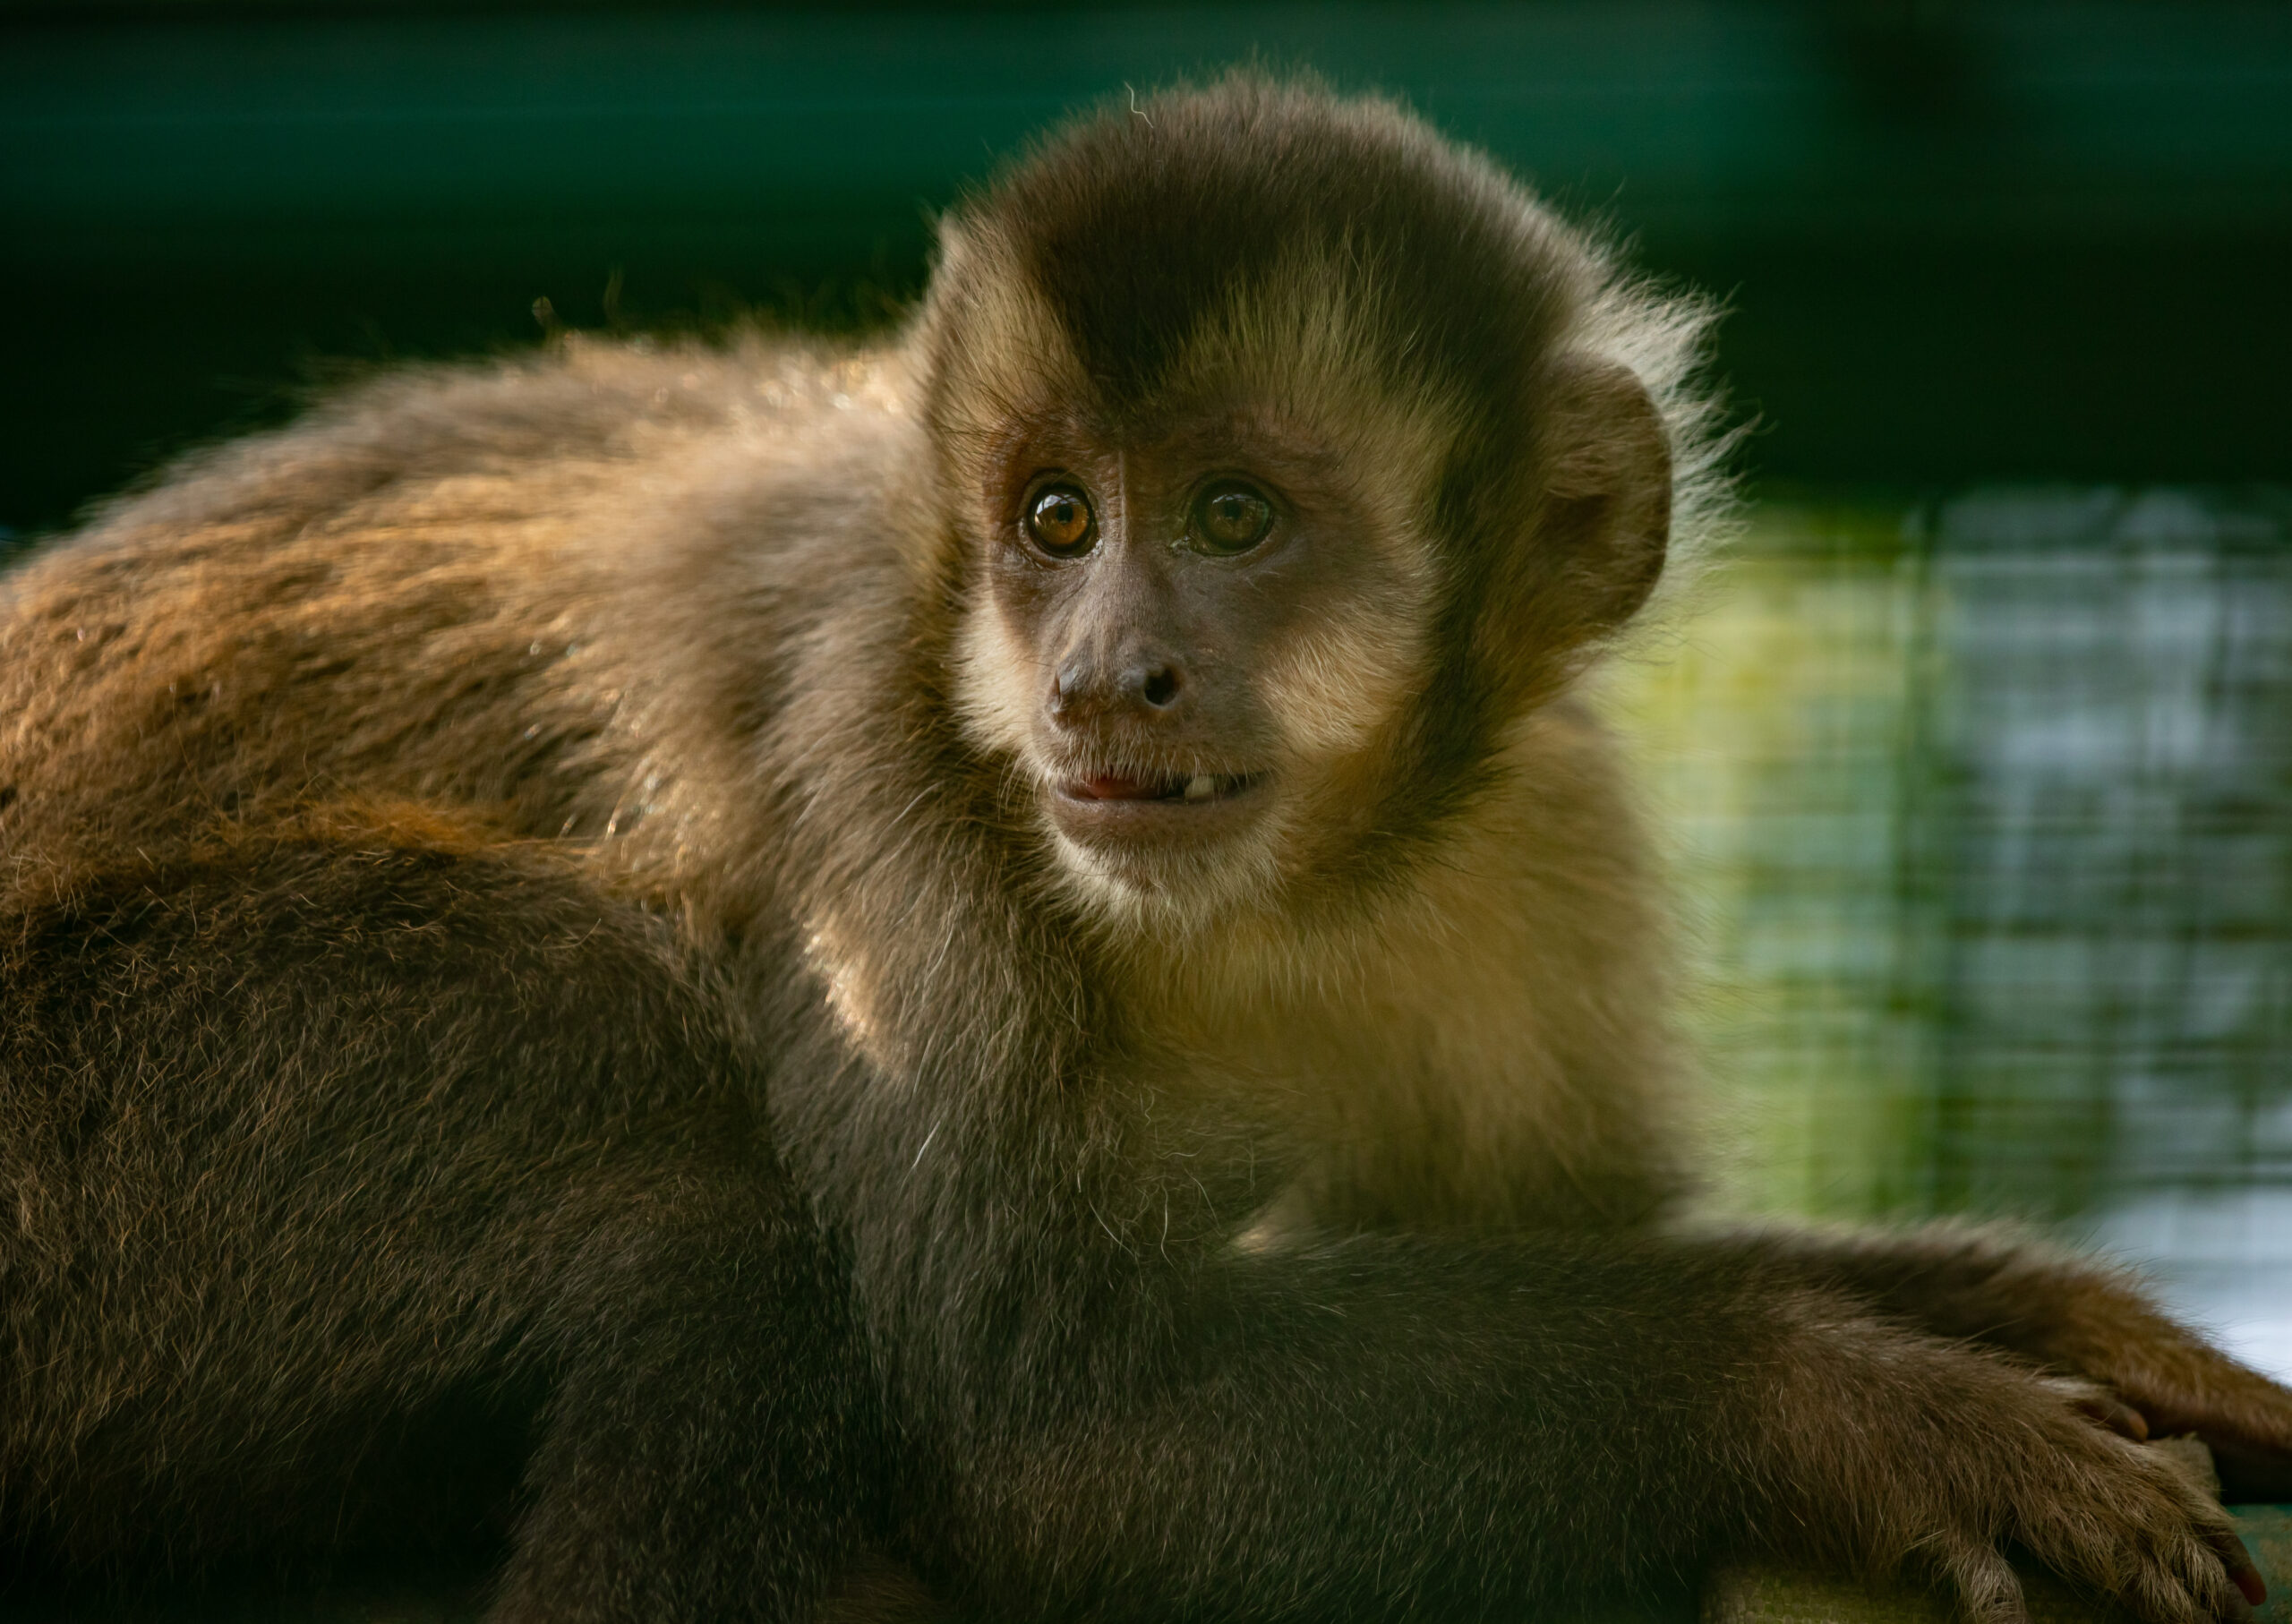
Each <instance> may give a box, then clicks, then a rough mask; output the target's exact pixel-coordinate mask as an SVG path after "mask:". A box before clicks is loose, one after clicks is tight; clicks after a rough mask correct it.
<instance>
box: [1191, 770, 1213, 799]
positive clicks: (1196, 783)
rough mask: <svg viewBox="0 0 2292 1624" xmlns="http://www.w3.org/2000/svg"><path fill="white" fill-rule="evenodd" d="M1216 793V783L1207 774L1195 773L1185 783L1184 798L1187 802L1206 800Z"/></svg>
mask: <svg viewBox="0 0 2292 1624" xmlns="http://www.w3.org/2000/svg"><path fill="white" fill-rule="evenodd" d="M1217 792H1218V781H1217V780H1216V779H1214V778H1212V777H1211V776H1210V774H1207V773H1196V774H1194V775H1193V777H1192V778H1189V779H1187V780H1186V781H1185V798H1186V799H1188V800H1208V799H1210V797H1211V796H1212V795H1214V794H1216V793H1217Z"/></svg>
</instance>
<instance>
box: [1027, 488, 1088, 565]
mask: <svg viewBox="0 0 2292 1624" xmlns="http://www.w3.org/2000/svg"><path fill="white" fill-rule="evenodd" d="M1026 523H1027V538H1028V539H1029V540H1030V541H1031V542H1033V543H1034V544H1035V545H1036V546H1038V547H1039V548H1041V549H1042V551H1045V552H1047V553H1048V554H1049V555H1050V556H1051V557H1052V558H1055V559H1073V558H1080V557H1082V554H1084V553H1086V552H1088V551H1090V543H1092V542H1093V541H1095V540H1097V539H1098V526H1097V524H1096V522H1095V521H1094V520H1093V519H1092V517H1091V515H1090V498H1089V497H1087V496H1085V495H1083V494H1082V492H1081V491H1077V490H1076V489H1075V488H1074V487H1073V486H1072V485H1045V486H1044V487H1043V488H1042V489H1041V490H1039V491H1036V492H1035V493H1034V495H1032V496H1031V497H1030V498H1028V499H1027V521H1026Z"/></svg>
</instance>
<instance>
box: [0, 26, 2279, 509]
mask: <svg viewBox="0 0 2292 1624" xmlns="http://www.w3.org/2000/svg"><path fill="white" fill-rule="evenodd" d="M1252 56H1255V57H1257V58H1259V59H1261V60H1265V61H1270V62H1272V63H1275V64H1304V65H1311V66H1313V67H1315V68H1317V69H1319V70H1320V71H1321V72H1323V73H1326V74H1328V75H1329V76H1330V78H1332V79H1333V80H1334V81H1336V82H1338V84H1340V85H1342V86H1346V87H1371V86H1378V87H1383V88H1387V89H1390V90H1395V91H1397V92H1399V93H1401V94H1403V95H1405V96H1407V98H1409V99H1411V100H1412V101H1413V102H1414V103H1415V105H1416V106H1418V107H1420V108H1422V109H1424V111H1425V112H1426V113H1428V114H1429V115H1432V117H1433V118H1434V119H1435V120H1436V121H1438V122H1439V123H1440V124H1441V125H1443V126H1444V127H1445V128H1447V129H1449V130H1450V131H1452V132H1455V133H1457V134H1458V135H1461V136H1464V137H1466V138H1467V139H1469V140H1472V141H1478V142H1482V143H1484V144H1485V145H1486V146H1488V147H1489V148H1490V149H1492V150H1494V151H1495V152H1496V153H1498V154H1499V155H1500V156H1501V157H1502V158H1505V159H1506V160H1507V161H1508V162H1509V163H1512V164H1514V165H1516V166H1517V167H1518V168H1519V169H1520V170H1521V171H1522V172H1523V173H1525V174H1527V175H1530V176H1532V177H1533V178H1534V179H1535V181H1536V182H1537V184H1540V185H1541V186H1543V187H1544V189H1545V190H1547V191H1548V192H1551V193H1552V195H1554V196H1556V197H1558V198H1560V199H1561V201H1563V202H1565V203H1566V204H1567V205H1569V207H1571V208H1573V209H1576V210H1578V211H1579V212H1589V213H1594V214H1597V215H1599V216H1601V217H1603V218H1606V219H1608V220H1609V221H1611V222H1612V224H1613V226H1614V227H1616V228H1617V229H1618V230H1620V231H1621V232H1624V233H1627V234H1629V235H1631V236H1632V237H1634V238H1635V239H1636V241H1637V244H1638V256H1639V258H1640V260H1641V261H1643V262H1644V263H1645V264H1646V265H1647V266H1649V267H1650V268H1652V269H1655V270H1656V271H1658V272H1661V273H1663V274H1664V275H1666V276H1674V277H1678V278H1685V279H1688V280H1691V281H1693V282H1695V283H1698V284H1699V285H1701V286H1706V287H1708V288H1711V289H1713V290H1714V291H1715V292H1717V293H1720V294H1722V295H1725V296H1726V297H1727V299H1728V300H1729V302H1730V303H1731V305H1732V311H1733V314H1732V316H1731V318H1730V320H1729V321H1728V324H1727V327H1726V329H1725V336H1724V338H1723V365H1724V367H1725V370H1726V372H1728V374H1729V375H1730V377H1731V378H1732V380H1733V384H1734V392H1735V397H1736V399H1737V400H1738V402H1739V403H1740V406H1741V407H1742V408H1743V410H1744V411H1745V412H1746V413H1747V414H1755V415H1756V416H1757V422H1758V423H1759V425H1760V432H1759V433H1758V435H1757V438H1756V440H1754V442H1753V446H1752V450H1751V453H1750V455H1751V458H1752V462H1753V465H1754V466H1755V467H1756V468H1757V470H1758V471H1759V472H1760V473H1761V474H1765V475H1767V476H1769V477H1772V478H1776V479H1783V480H1792V481H1856V482H1879V483H1887V484H1891V485H1896V486H1908V487H1915V486H1920V485H1927V484H1946V483H1954V482H1959V481H1963V480H1967V479H1973V478H1983V477H2014V478H2031V477H2034V478H2072V479H2102V480H2111V479H2125V480H2134V479H2153V478H2162V479H2177V480H2219V481H2234V480H2241V479H2250V478H2277V479H2281V478H2287V477H2292V432H2288V429H2292V419H2288V413H2287V411H2286V407H2285V404H2284V398H2285V397H2284V390H2285V380H2286V378H2287V376H2288V373H2292V274H2288V266H2292V5H2285V4H2249V5H2211V4H2181V5H2167V4H2091V5H2040V4H1990V5H1980V6H1974V5H1967V6H1963V7H1960V6H1950V5H1935V4H1892V5H1861V6H1855V5H1840V6H1813V5H1792V4H1629V3H1616V4H1514V5H1489V4H1415V5H1405V6H1402V5H1378V4H1336V5H1330V4H1318V5H1269V4H1254V5H1237V6H1224V7H1206V6H1205V7H1186V6H1176V7H1123V8H1110V7H1109V8H1083V7H1042V6H999V7H987V8H979V7H973V8H969V9H965V8H959V7H954V6H949V7H942V8H930V7H922V6H913V5H908V6H881V5H867V4H859V5H846V6H842V7H834V8H830V7H825V6H821V7H809V8H799V9H784V8H783V9H771V10H741V9H733V8H715V9H699V10H677V9H670V8H659V7H653V8H646V9H644V10H637V9H635V8H627V9H616V8H611V7H597V6H591V7H586V8H580V9H576V10H571V11H566V10H562V9H560V10H559V11H555V12H542V11H537V10H533V9H529V8H520V7H517V6H508V7H504V6H493V7H488V8H481V9H477V10H466V9H465V10H460V11H455V10H437V9H430V10H423V11H417V12H407V11H396V12H392V13H389V14H381V13H375V12H372V11H370V10H364V9H360V8H355V7H347V6H343V5H339V4H336V5H329V4H269V5H255V6H240V7H237V8H226V9H218V8H216V7H213V6H210V5H202V4H192V3H191V0H179V3H178V4H173V5H166V4H161V5H144V6H141V7H135V8H128V9H121V8H118V7H113V6H107V5H104V4H100V3H99V0H79V3H78V4H73V5H72V6H69V7H64V6H57V5H49V4H40V5H31V6H26V5H22V4H18V5H15V6H13V8H11V7H0V224H4V230H5V236H4V249H5V252H4V256H0V261H4V262H0V300H4V306H0V308H4V310H5V312H6V325H5V329H4V330H5V332H6V335H7V337H6V339H5V344H6V350H5V363H6V367H5V377H6V380H7V382H8V385H9V387H8V389H6V391H5V399H4V405H0V413H4V414H5V415H6V424H5V427H6V433H5V435H4V440H0V444H4V452H0V456H4V460H0V523H4V524H7V525H10V526H14V527H16V528H18V529H19V530H22V529H27V528H38V527H41V526H48V525H52V524H54V523H56V522H57V521H59V520H60V519H61V518H62V517H64V515H65V514H67V513H68V512H69V511H70V510H71V509H73V507H74V506H75V505H77V504H78V503H79V502H81V500H85V499H86V498H87V497H89V496H90V495H92V494H95V493H98V492H99V491H103V490H105V489H107V488H109V487H111V486H113V485H114V484H115V483H118V482H119V481H120V480H122V479H124V478H125V477H127V476H129V475H130V474H133V472H134V471H135V470H137V469H138V468H139V467H141V466H148V464H149V463H150V460H151V458H152V457H155V456H157V455H158V454H161V453H163V452H164V451H166V450H167V449H171V448H173V447H175V446H179V445H181V444H183V443H184V442H185V441H186V440H191V439H195V438H197V437H200V436H202V435H208V434H212V433H214V432H218V431H219V430H221V429H224V428H227V427H230V426H235V425H238V424H243V423H249V422H254V421H260V420H261V419H262V418H263V417H264V416H266V415H277V414H278V413H279V412H280V411H282V410H284V409H285V404H284V403H285V401H286V398H287V390H288V388H289V386H291V385H292V384H294V383H295V381H296V380H304V379H307V378H309V377H311V376H312V375H313V373H314V372H323V371H324V370H325V363H329V361H333V360H338V359H342V358H349V359H354V360H355V359H360V358H372V357H376V356H388V355H426V354H436V353H451V352H458V351H466V350H469V349H472V348H482V347H484V346H496V345H501V344H507V343H522V342H526V341H528V340H530V339H531V338H534V337H535V334H536V329H535V324H534V321H533V318H532V317H531V315H530V314H529V311H530V309H531V306H532V304H533V302H534V300H535V297H536V296H537V295H547V296H548V297H549V299H550V300H551V301H552V304H553V305H554V307H555V309H556V310H557V311H558V312H560V315H561V316H562V317H563V318H564V319H565V320H568V321H572V322H575V323H577V324H585V325H586V324H594V323H600V322H603V321H605V320H606V319H607V312H606V309H605V295H606V290H607V288H608V286H609V285H611V286H617V287H618V289H619V297H618V301H617V310H618V313H619V315H620V317H621V318H622V319H623V320H625V321H640V322H641V321H657V320H662V319H664V318H677V317H684V318H691V317H695V316H698V317H703V318H707V317H711V316H717V315H722V314H724V313H728V312H731V311H732V310H734V309H736V308H738V307H740V306H741V305H743V304H752V303H765V304H768V305H773V306H774V307H777V308H782V309H786V308H791V307H792V308H796V309H800V310H807V311H809V312H813V313H815V314H817V315H824V316H826V317H829V318H832V319H836V320H850V319H851V317H852V316H853V314H854V313H855V312H859V313H862V314H864V313H866V312H873V311H878V310H880V309H881V308H882V299H883V296H884V295H886V294H888V295H894V296H896V295H900V294H902V293H904V292H909V291H911V290H912V289H913V288H914V287H915V286H916V285H917V284H918V282H919V279H920V277H921V274H922V265H923V256H924V253H925V252H926V247H927V243H928V228H927V226H926V219H927V217H928V213H929V211H930V210H931V209H933V208H934V207H936V206H937V205H939V204H941V203H943V202H945V200H946V199H947V198H948V197H949V196H951V195H952V194H953V192H954V190H955V189H956V188H957V187H958V186H959V185H960V184H962V183H963V182H964V181H965V180H966V179H968V178H971V177H974V176H977V175H980V174H982V173H983V172H985V171H986V170H987V169H988V168H989V167H991V165H992V163H993V162H994V160H995V159H996V158H997V157H998V156H999V155H1001V154H1004V153H1007V152H1009V151H1011V150H1013V148H1014V147H1015V146H1016V145H1017V144H1019V143H1020V142H1021V141H1022V140H1023V139H1024V137H1025V136H1026V134H1027V132H1030V131H1031V130H1034V129H1037V128H1039V127H1040V126H1041V125H1042V124H1044V123H1046V122H1047V121H1048V120H1051V119H1054V118H1056V116H1057V115H1059V113H1060V112H1061V111H1062V110H1064V109H1065V108H1068V107H1073V106H1076V105H1078V104H1081V103H1082V102H1085V101H1088V100H1089V99H1090V98H1094V97H1097V96H1099V95H1102V94H1107V93H1109V92H1115V93H1118V92H1119V91H1120V89H1121V87H1122V86H1123V85H1124V83H1125V81H1127V82H1129V83H1132V84H1135V85H1138V86H1140V87H1145V86H1148V85H1152V84H1156V83H1159V82H1162V81H1166V80H1167V79H1168V78H1170V77H1171V76H1172V75H1173V74H1176V73H1184V72H1188V71H1201V70H1204V69H1214V68H1215V67H1216V66H1217V65H1219V64H1225V63H1228V62H1233V61H1236V60H1241V59H1244V58H1249V57H1252ZM1109 252H1119V245H1118V244H1116V245H1109ZM616 276H617V280H616Z"/></svg>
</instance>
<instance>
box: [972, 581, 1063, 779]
mask: <svg viewBox="0 0 2292 1624" xmlns="http://www.w3.org/2000/svg"><path fill="white" fill-rule="evenodd" d="M982 595H983V594H982ZM1041 677H1042V671H1041V668H1040V667H1039V665H1038V664H1037V663H1036V662H1035V657H1034V651H1033V650H1032V649H1031V648H1029V647H1028V646H1027V645H1026V643H1025V642H1024V641H1023V640H1022V639H1021V638H1020V637H1019V636H1018V634H1017V633H1015V632H1013V630H1012V629H1011V627H1010V624H1009V623H1008V622H1007V621H1006V620H1005V619H1004V617H1003V611H1001V610H1000V609H998V608H996V605H995V604H994V603H993V602H992V601H982V602H978V603H973V604H972V605H971V609H970V611H968V612H967V613H966V614H965V615H964V617H963V622H962V629H961V630H960V631H959V632H958V633H957V634H956V641H955V708H956V710H957V712H958V713H959V714H961V715H962V722H963V731H964V732H965V733H967V734H968V735H969V736H970V738H971V742H972V743H974V744H976V745H978V746H979V748H981V749H983V750H986V751H988V752H989V753H990V754H996V755H1005V756H1011V757H1013V758H1014V759H1016V760H1018V761H1021V762H1024V763H1026V764H1027V765H1029V766H1030V767H1032V766H1035V765H1037V764H1036V762H1035V760H1034V757H1033V754H1032V752H1031V749H1030V748H1029V747H1030V745H1031V743H1032V740H1033V737H1034V720H1035V712H1036V709H1037V708H1038V705H1039V699H1040V697H1041Z"/></svg>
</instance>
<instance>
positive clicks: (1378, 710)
mask: <svg viewBox="0 0 2292 1624" xmlns="http://www.w3.org/2000/svg"><path fill="white" fill-rule="evenodd" d="M1366 595H1367V594H1361V595H1360V596H1357V597H1356V600H1355V601H1354V602H1353V603H1349V604H1347V605H1346V607H1345V608H1344V609H1342V610H1340V611H1336V612H1333V613H1330V614H1329V615H1327V616H1325V617H1324V618H1322V619H1321V620H1319V621H1318V622H1317V623H1316V624H1314V625H1313V627H1311V628H1309V629H1307V630H1305V631H1304V632H1303V633H1302V634H1300V635H1299V636H1297V637H1294V638H1291V639H1290V640H1288V642H1287V645H1285V646H1284V647H1282V648H1281V649H1280V650H1279V653H1277V654H1275V655H1274V656H1273V657H1272V658H1271V659H1270V660H1269V661H1268V662H1266V665H1265V668H1264V670H1263V671H1261V673H1260V674H1259V677H1258V694H1259V697H1260V700H1261V703H1262V704H1263V705H1264V706H1265V708H1266V714H1269V715H1270V716H1272V717H1273V718H1274V723H1275V725H1276V726H1277V727H1278V728H1279V730H1280V731H1281V738H1282V743H1283V746H1284V749H1285V752H1286V753H1287V755H1288V756H1290V757H1291V758H1292V759H1293V760H1296V761H1299V762H1308V763H1314V764H1328V763H1333V762H1335V761H1336V760H1338V759H1340V758H1342V757H1345V756H1352V755H1355V754H1357V753H1358V752H1360V751H1362V750H1364V749H1366V748H1369V747H1370V746H1371V745H1372V744H1373V743H1374V742H1375V740H1376V739H1377V738H1378V737H1379V735H1380V734H1381V732H1382V731H1383V730H1384V729H1385V728H1386V727H1387V726H1388V725H1389V724H1390V722H1392V720H1393V719H1394V718H1395V717H1396V716H1398V714H1400V712H1401V709H1402V707H1403V706H1404V705H1406V704H1407V700H1408V697H1409V695H1410V693H1411V691H1412V690H1413V688H1415V683H1416V681H1417V680H1418V672H1419V671H1420V670H1421V668H1422V665H1423V662H1424V652H1423V651H1424V643H1423V637H1422V635H1421V633H1420V632H1419V630H1418V628H1419V627H1420V626H1421V625H1422V624H1423V621H1424V611H1423V608H1422V606H1421V605H1419V604H1416V603H1407V604H1406V605H1404V606H1400V607H1399V611H1398V612H1394V611H1393V610H1391V609H1380V608H1378V607H1376V606H1374V605H1373V604H1371V603H1367V602H1365V601H1364V598H1365V597H1366Z"/></svg>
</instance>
